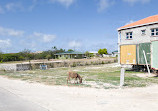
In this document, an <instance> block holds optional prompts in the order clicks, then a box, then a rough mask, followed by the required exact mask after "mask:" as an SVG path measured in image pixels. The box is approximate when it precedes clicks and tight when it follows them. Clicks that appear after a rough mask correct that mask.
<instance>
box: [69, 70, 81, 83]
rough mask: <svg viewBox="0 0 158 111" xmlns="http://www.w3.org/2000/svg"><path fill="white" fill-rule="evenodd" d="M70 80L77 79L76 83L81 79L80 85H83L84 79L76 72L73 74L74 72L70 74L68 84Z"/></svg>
mask: <svg viewBox="0 0 158 111" xmlns="http://www.w3.org/2000/svg"><path fill="white" fill-rule="evenodd" d="M70 78H72V79H75V80H76V81H77V79H79V81H80V84H81V83H82V77H81V76H80V75H79V74H77V73H76V72H72V71H70V72H68V78H67V84H68V81H70ZM74 84H75V81H74ZM77 84H78V81H77Z"/></svg>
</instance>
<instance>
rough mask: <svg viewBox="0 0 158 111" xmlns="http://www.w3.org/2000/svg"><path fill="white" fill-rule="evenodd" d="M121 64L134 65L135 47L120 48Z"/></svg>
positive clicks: (124, 46) (125, 46)
mask: <svg viewBox="0 0 158 111" xmlns="http://www.w3.org/2000/svg"><path fill="white" fill-rule="evenodd" d="M120 62H121V64H136V62H137V61H136V45H123V46H121V47H120Z"/></svg>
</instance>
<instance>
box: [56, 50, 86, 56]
mask: <svg viewBox="0 0 158 111" xmlns="http://www.w3.org/2000/svg"><path fill="white" fill-rule="evenodd" d="M69 54H84V53H82V52H77V51H66V52H63V53H57V54H54V55H69Z"/></svg>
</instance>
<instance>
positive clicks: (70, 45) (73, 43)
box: [68, 40, 81, 48]
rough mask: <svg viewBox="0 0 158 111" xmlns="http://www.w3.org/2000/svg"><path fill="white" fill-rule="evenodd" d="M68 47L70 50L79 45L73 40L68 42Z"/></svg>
mask: <svg viewBox="0 0 158 111" xmlns="http://www.w3.org/2000/svg"><path fill="white" fill-rule="evenodd" d="M68 45H69V47H71V48H77V47H81V43H80V42H78V41H75V40H73V41H70V42H69V44H68Z"/></svg>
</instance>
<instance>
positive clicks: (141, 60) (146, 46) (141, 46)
mask: <svg viewBox="0 0 158 111" xmlns="http://www.w3.org/2000/svg"><path fill="white" fill-rule="evenodd" d="M143 50H144V51H145V54H146V58H147V62H148V64H150V56H151V54H150V43H142V44H139V58H138V61H139V63H138V64H139V65H145V64H146V62H145V58H144V53H143Z"/></svg>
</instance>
